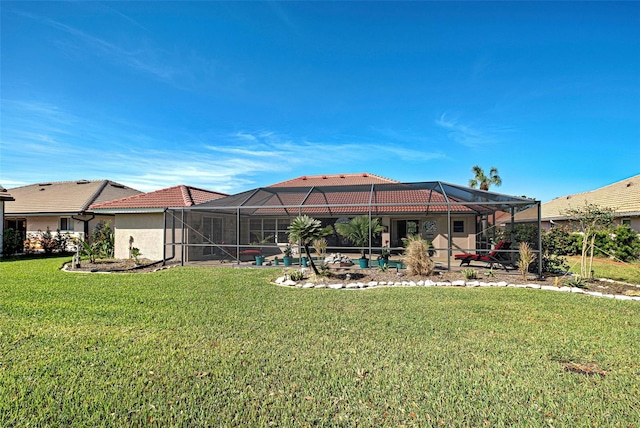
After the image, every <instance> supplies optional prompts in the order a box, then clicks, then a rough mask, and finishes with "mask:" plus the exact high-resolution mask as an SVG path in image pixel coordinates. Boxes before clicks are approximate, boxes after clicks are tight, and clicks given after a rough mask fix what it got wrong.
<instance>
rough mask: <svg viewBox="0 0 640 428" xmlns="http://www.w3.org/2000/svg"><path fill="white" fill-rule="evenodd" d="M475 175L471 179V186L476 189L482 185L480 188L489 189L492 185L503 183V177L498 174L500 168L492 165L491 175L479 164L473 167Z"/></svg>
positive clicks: (472, 170)
mask: <svg viewBox="0 0 640 428" xmlns="http://www.w3.org/2000/svg"><path fill="white" fill-rule="evenodd" d="M471 172H473V175H474V177H473V178H472V179H471V180H469V187H471V188H473V189H475V188H476V187H478V186H479V187H480V190H489V187H490V186H491V185H496V186H500V185H501V184H502V178H500V176H499V175H498V168H496V167H495V166H492V167H491V169H490V170H489V176H486V175H485V173H484V170H483V169H482V168H480V167H479V166H478V165H475V166H474V167H473V168H471Z"/></svg>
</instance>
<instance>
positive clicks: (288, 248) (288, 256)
mask: <svg viewBox="0 0 640 428" xmlns="http://www.w3.org/2000/svg"><path fill="white" fill-rule="evenodd" d="M291 251H292V248H291V244H287V246H286V247H284V251H283V252H284V257H283V258H282V263H284V265H285V266H291Z"/></svg>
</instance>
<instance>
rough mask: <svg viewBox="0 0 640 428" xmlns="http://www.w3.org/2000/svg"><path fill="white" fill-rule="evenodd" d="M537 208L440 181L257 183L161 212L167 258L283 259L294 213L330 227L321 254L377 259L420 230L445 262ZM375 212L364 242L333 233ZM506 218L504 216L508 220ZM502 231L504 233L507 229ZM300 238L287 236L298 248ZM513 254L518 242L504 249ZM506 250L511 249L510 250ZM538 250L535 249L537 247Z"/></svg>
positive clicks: (491, 239)
mask: <svg viewBox="0 0 640 428" xmlns="http://www.w3.org/2000/svg"><path fill="white" fill-rule="evenodd" d="M534 206H537V207H538V220H537V226H538V245H537V248H536V249H535V250H536V251H538V253H539V248H541V243H540V202H539V201H535V200H532V199H528V198H523V197H515V196H507V195H503V194H499V193H494V192H488V191H483V190H476V189H472V188H468V187H464V186H458V185H453V184H447V183H443V182H439V181H433V182H421V183H383V184H359V185H340V186H312V187H262V188H258V189H254V190H250V191H246V192H243V193H239V194H236V195H232V196H227V197H224V198H220V199H216V200H213V201H210V202H207V203H204V204H199V205H194V206H192V207H186V208H179V209H168V210H167V211H166V212H165V234H164V235H165V243H164V251H165V259H178V260H181V261H182V262H183V263H184V262H195V261H204V260H220V261H233V262H240V261H247V260H251V259H253V257H254V256H255V255H258V254H259V255H263V256H265V257H266V258H267V259H269V258H275V257H279V258H280V259H282V257H283V255H284V253H283V251H284V249H285V247H286V245H287V244H288V243H289V237H288V234H287V229H288V227H289V225H290V224H291V222H292V220H293V219H294V218H296V217H298V216H300V215H308V216H311V217H313V218H315V219H318V220H320V221H321V222H322V225H323V226H331V227H332V229H333V233H332V234H330V235H328V236H326V237H325V239H326V240H327V250H326V251H327V253H348V254H358V253H359V252H360V250H363V249H364V250H365V252H366V253H367V254H368V255H369V259H371V258H375V257H376V255H377V254H379V253H380V251H381V249H382V247H388V248H389V250H390V251H391V253H392V254H401V253H402V251H403V238H406V237H407V236H410V235H420V236H421V237H422V238H424V239H426V240H427V241H429V242H431V244H432V247H433V257H434V258H435V259H438V260H441V261H442V264H443V265H444V264H445V263H446V266H447V267H448V268H451V264H452V263H453V262H455V261H454V260H453V257H454V255H455V254H458V253H465V252H466V253H476V252H482V251H485V250H486V251H490V248H491V244H492V243H494V244H495V238H496V234H497V233H498V231H497V230H496V226H495V225H496V223H497V222H496V220H497V218H498V217H500V218H501V219H502V222H503V223H504V219H505V217H506V218H507V221H506V224H507V228H508V227H509V224H510V225H511V230H513V225H514V215H515V214H516V213H517V212H519V211H522V210H525V209H527V208H531V207H534ZM363 215H364V216H368V217H369V218H370V219H373V218H378V219H379V220H380V223H381V224H382V225H383V228H384V230H383V232H382V233H381V234H379V235H377V236H371V233H370V239H369V244H368V245H367V246H366V247H364V248H363V247H355V246H353V245H352V243H351V242H349V241H348V240H346V239H345V238H343V237H342V236H340V235H338V234H337V233H336V232H335V225H336V224H337V223H341V222H348V221H349V220H350V219H352V218H354V217H356V216H363ZM509 217H510V219H509ZM507 233H508V232H507ZM298 244H299V243H293V249H294V251H295V250H297V252H298V254H300V246H299V245H298ZM505 251H506V252H511V253H515V252H517V249H511V250H505ZM511 255H512V256H513V255H515V254H511ZM538 256H539V254H538Z"/></svg>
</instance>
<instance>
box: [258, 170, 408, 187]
mask: <svg viewBox="0 0 640 428" xmlns="http://www.w3.org/2000/svg"><path fill="white" fill-rule="evenodd" d="M381 183H399V181H396V180H391V179H390V178H385V177H381V176H379V175H375V174H369V173H368V172H362V173H355V174H325V175H303V176H301V177H297V178H293V179H291V180H287V181H283V182H281V183H276V184H272V185H271V186H268V187H312V186H351V185H354V184H381Z"/></svg>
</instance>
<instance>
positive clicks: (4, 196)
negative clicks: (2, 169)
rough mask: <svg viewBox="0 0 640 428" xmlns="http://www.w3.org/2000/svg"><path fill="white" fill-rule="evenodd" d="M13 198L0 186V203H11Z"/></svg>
mask: <svg viewBox="0 0 640 428" xmlns="http://www.w3.org/2000/svg"><path fill="white" fill-rule="evenodd" d="M13 200H14V199H13V197H12V196H11V193H9V192H8V191H7V189H5V188H4V187H2V186H0V201H13Z"/></svg>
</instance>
